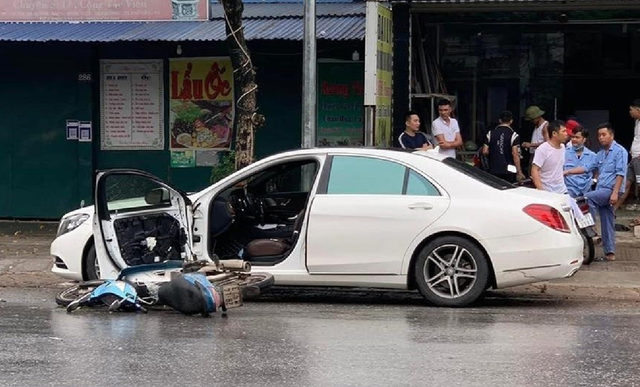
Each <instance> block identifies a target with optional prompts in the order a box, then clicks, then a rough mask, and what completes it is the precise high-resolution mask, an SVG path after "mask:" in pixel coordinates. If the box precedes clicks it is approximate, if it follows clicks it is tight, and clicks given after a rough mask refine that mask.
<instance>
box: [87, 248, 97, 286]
mask: <svg viewBox="0 0 640 387" xmlns="http://www.w3.org/2000/svg"><path fill="white" fill-rule="evenodd" d="M84 271H85V273H86V280H87V281H91V280H96V279H98V278H100V268H99V267H98V258H97V257H96V246H95V245H91V247H89V250H88V251H87V255H86V256H85V257H84Z"/></svg>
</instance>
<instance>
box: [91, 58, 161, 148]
mask: <svg viewBox="0 0 640 387" xmlns="http://www.w3.org/2000/svg"><path fill="white" fill-rule="evenodd" d="M162 71H163V66H162V60H101V61H100V77H101V82H100V102H101V104H100V107H101V110H100V113H101V122H100V149H102V150H163V149H164V96H163V95H164V94H163V93H164V87H163V82H162Z"/></svg>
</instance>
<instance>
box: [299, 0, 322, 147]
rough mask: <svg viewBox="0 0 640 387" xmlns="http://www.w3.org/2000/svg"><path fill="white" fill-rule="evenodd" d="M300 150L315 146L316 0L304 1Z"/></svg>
mask: <svg viewBox="0 0 640 387" xmlns="http://www.w3.org/2000/svg"><path fill="white" fill-rule="evenodd" d="M302 45H303V55H302V141H301V142H302V144H301V146H302V148H312V147H315V146H316V126H317V115H318V113H317V106H318V96H317V94H316V86H317V85H316V83H317V66H316V64H317V53H316V0H304V36H303V39H302Z"/></svg>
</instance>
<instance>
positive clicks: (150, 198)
mask: <svg viewBox="0 0 640 387" xmlns="http://www.w3.org/2000/svg"><path fill="white" fill-rule="evenodd" d="M170 200H171V195H170V194H169V190H168V189H166V188H164V187H160V188H154V189H152V190H151V191H149V193H148V194H147V195H146V196H145V197H144V201H145V202H146V203H147V204H150V205H152V206H154V205H159V204H163V203H168V202H169V201H170Z"/></svg>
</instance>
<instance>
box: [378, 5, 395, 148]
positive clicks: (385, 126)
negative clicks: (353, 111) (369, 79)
mask: <svg viewBox="0 0 640 387" xmlns="http://www.w3.org/2000/svg"><path fill="white" fill-rule="evenodd" d="M377 46H378V57H377V60H376V78H377V80H378V82H377V85H376V86H377V87H376V89H377V91H376V126H375V131H374V137H375V138H374V141H375V144H376V145H377V146H383V147H390V146H391V132H392V129H391V97H392V94H393V92H392V90H393V88H392V87H393V84H392V82H393V18H392V15H391V9H389V8H387V7H386V6H384V5H382V4H378V41H377Z"/></svg>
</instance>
